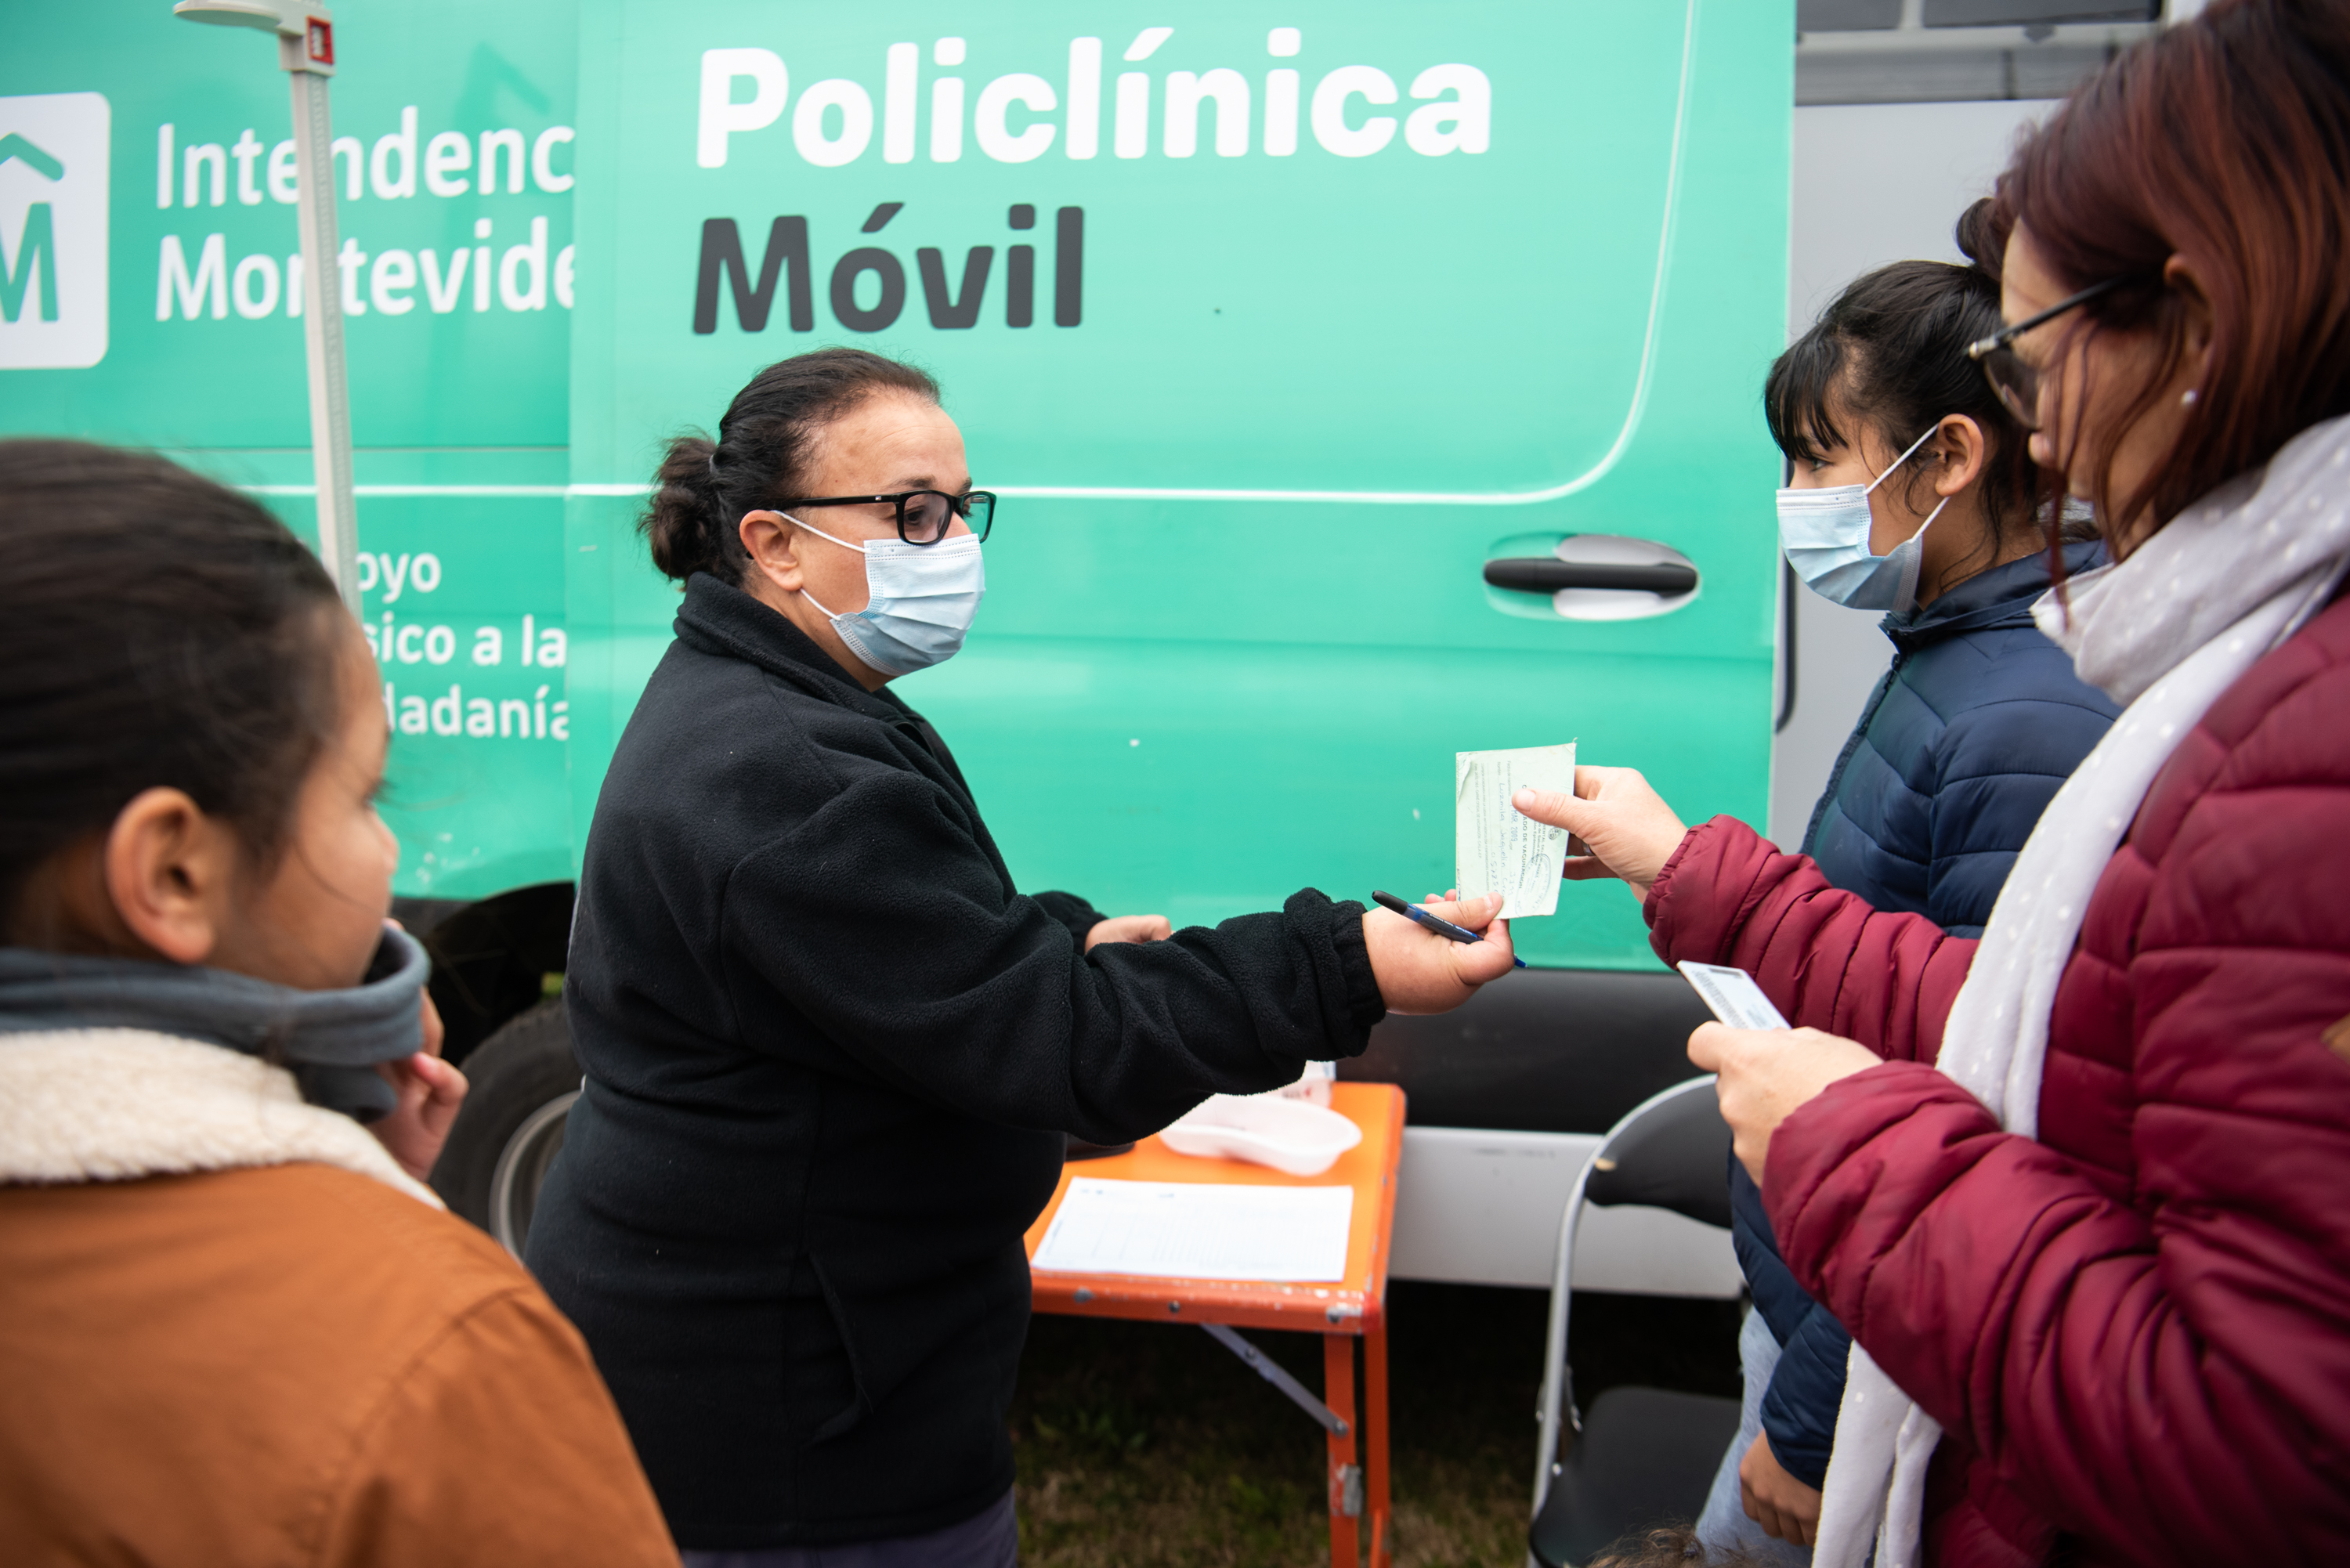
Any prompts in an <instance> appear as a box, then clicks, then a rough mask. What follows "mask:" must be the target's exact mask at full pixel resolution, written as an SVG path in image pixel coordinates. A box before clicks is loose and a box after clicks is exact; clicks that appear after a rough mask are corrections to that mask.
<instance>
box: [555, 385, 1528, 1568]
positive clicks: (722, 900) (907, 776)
mask: <svg viewBox="0 0 2350 1568" xmlns="http://www.w3.org/2000/svg"><path fill="white" fill-rule="evenodd" d="M660 478H661V488H660V493H658V495H657V496H656V497H655V500H654V502H653V504H652V507H651V510H650V514H649V515H648V517H647V519H646V522H645V531H646V533H647V534H648V535H649V536H650V540H651V543H652V547H653V557H654V561H655V563H656V565H658V566H660V568H661V569H662V570H663V571H665V572H667V573H668V574H669V575H671V576H674V577H679V578H682V579H684V580H685V583H686V587H685V597H684V603H683V605H682V606H681V608H680V610H679V613H678V618H677V640H676V641H675V642H674V643H673V644H672V645H671V648H670V649H669V651H668V653H667V654H666V656H664V658H663V659H662V660H661V662H660V667H659V668H658V669H657V670H655V671H654V672H653V676H652V679H651V680H650V682H649V683H648V685H647V686H646V689H645V692H644V696H643V697H642V699H641V700H640V701H639V703H638V705H637V710H636V712H635V715H634V716H633V717H632V718H631V719H630V720H629V726H628V729H627V732H625V733H624V734H623V735H622V737H621V740H620V743H619V748H618V749H617V751H616V752H615V753H614V755H613V758H612V764H611V768H610V771H609V773H608V774H607V775H606V777H605V781H604V786H603V793H602V794H601V796H600V797H599V798H598V803H597V809H596V817H595V822H594V826H592V828H591V829H590V831H589V834H588V838H587V854H586V857H585V866H584V867H583V870H582V873H581V877H580V884H579V899H578V914H577V922H576V924H575V926H574V929H573V932H572V940H571V956H570V965H569V978H568V982H567V989H566V997H567V1002H568V1005H569V1009H570V1016H571V1026H572V1033H573V1037H574V1039H575V1041H576V1043H577V1048H578V1053H579V1058H580V1062H581V1064H583V1066H584V1067H585V1068H586V1070H587V1079H586V1083H585V1085H584V1092H583V1093H582V1095H581V1096H580V1098H579V1100H578V1101H577V1104H576V1105H575V1106H574V1107H573V1109H572V1112H571V1118H570V1123H569V1127H568V1129H567V1135H566V1143H565V1147H564V1151H563V1154H562V1157H561V1158H560V1160H559V1161H558V1163H557V1164H556V1168H555V1171H554V1173H553V1175H552V1178H551V1179H550V1181H549V1183H548V1185H547V1188H546V1192H545V1194H544V1196H543V1197H542V1199H541V1201H540V1205H539V1209H538V1211H537V1215H536V1221H535V1223H534V1225H533V1227H532V1230H531V1235H530V1244H529V1262H530V1264H531V1267H532V1268H533V1269H534V1270H535V1271H536V1272H537V1274H538V1276H539V1278H540V1279H541V1280H542V1281H543V1282H545V1283H546V1288H547V1290H548V1292H549V1293H551V1294H552V1295H553V1296H554V1297H555V1299H556V1302H557V1303H559V1304H560V1305H561V1306H562V1307H563V1308H564V1310H565V1311H566V1312H567V1313H568V1314H570V1315H571V1317H572V1319H573V1321H574V1322H576V1323H577V1324H578V1325H579V1327H580V1329H581V1330H582V1332H584V1333H585V1334H586V1335H587V1342H588V1345H590V1347H591V1348H592V1349H593V1350H594V1352H595V1354H596V1359H597V1363H598V1366H599V1367H600V1368H601V1369H602V1371H603V1374H604V1376H605V1378H606V1379H607V1381H608V1383H609V1384H610V1386H611V1388H612V1392H613V1395H614V1396H615V1397H616V1398H617V1399H618V1400H619V1406H620V1410H621V1413H622V1415H623V1416H624V1417H626V1418H627V1420H628V1423H629V1431H630V1434H631V1435H632V1436H633V1438H635V1441H636V1445H637V1449H638V1452H639V1455H640V1456H641V1457H642V1459H643V1460H644V1463H645V1469H646V1470H647V1472H648V1473H649V1474H650V1477H651V1478H652V1482H653V1486H654V1490H656V1492H657V1493H658V1494H659V1496H660V1501H661V1505H662V1507H663V1509H664V1510H665V1511H666V1512H667V1514H668V1518H669V1522H670V1526H671V1530H672V1532H674V1533H675V1534H676V1536H677V1539H678V1542H679V1543H680V1544H681V1546H683V1547H684V1548H686V1549H687V1557H688V1561H689V1562H690V1563H691V1561H692V1560H693V1559H694V1557H695V1556H696V1555H697V1554H698V1553H701V1552H751V1553H753V1554H754V1558H753V1560H754V1561H762V1562H765V1563H773V1564H786V1563H797V1562H801V1561H806V1560H807V1559H806V1557H805V1556H804V1553H803V1551H802V1550H801V1549H812V1548H817V1547H825V1546H836V1545H842V1544H847V1543H870V1544H872V1545H874V1546H876V1547H879V1548H880V1549H881V1550H880V1552H879V1557H878V1558H877V1559H875V1560H877V1561H880V1562H886V1563H941V1564H953V1565H955V1568H962V1565H964V1564H969V1565H971V1568H978V1565H980V1564H989V1565H993V1564H998V1563H1010V1562H1011V1561H1012V1559H1013V1555H1014V1542H1015V1537H1014V1533H1013V1523H1012V1513H1011V1508H1010V1488H1011V1483H1012V1469H1013V1467H1012V1454H1011V1448H1010V1444H1009V1441H1008V1438H1007V1437H1006V1433H1005V1428H1004V1417H1005V1410H1006V1407H1007V1405H1008V1403H1009V1401H1010V1398H1011V1395H1012V1387H1013V1380H1014V1374H1015V1372H1016V1370H1017V1367H1018V1363H1019V1357H1020V1346H1021V1342H1022V1340H1023V1339H1024V1336H1025V1334H1026V1332H1027V1321H1028V1267H1027V1262H1026V1259H1025V1256H1024V1252H1023V1251H1022V1246H1021V1233H1022V1232H1023V1231H1024V1230H1025V1229H1026V1228H1027V1226H1028V1225H1029V1223H1030V1222H1031V1221H1032V1220H1034V1219H1035V1216H1036V1215H1037V1213H1038V1212H1039V1211H1040V1210H1042V1209H1043V1207H1044V1205H1045V1201H1046V1200H1047V1199H1049V1198H1050V1197H1051V1196H1052V1192H1053V1188H1054V1184H1055V1180H1056V1179H1057V1177H1058V1175H1059V1171H1060V1166H1061V1158H1062V1148H1063V1134H1064V1133H1075V1134H1076V1135H1077V1136H1078V1137H1084V1138H1089V1139H1093V1140H1095V1141H1097V1142H1111V1141H1118V1140H1123V1139H1126V1138H1130V1137H1138V1136H1140V1135H1142V1134H1146V1133H1149V1132H1151V1131H1154V1130H1156V1129H1157V1128H1159V1127H1163V1126H1164V1125H1165V1124H1166V1123H1168V1122H1169V1121H1170V1120H1172V1119H1173V1118H1174V1117H1175V1116H1180V1114H1181V1113H1182V1112H1183V1111H1185V1110H1187V1109H1188V1108H1190V1107H1191V1106H1192V1105H1194V1104H1196V1103H1197V1102H1198V1101H1199V1100H1200V1099H1201V1098H1202V1097H1203V1096H1207V1095H1209V1094H1211V1093H1214V1092H1218V1091H1223V1092H1229V1093H1243V1094H1244V1093H1249V1092H1253V1091H1256V1090H1262V1089H1267V1088H1272V1087H1274V1086H1276V1085H1281V1084H1283V1083H1285V1082H1288V1081H1289V1080H1291V1079H1294V1078H1295V1077H1296V1076H1297V1075H1298V1073H1299V1072H1300V1070H1301V1068H1302V1064H1304V1063H1305V1061H1307V1060H1308V1059H1315V1058H1329V1057H1336V1056H1349V1055H1354V1054H1357V1053H1359V1052H1360V1051H1361V1050H1362V1049H1363V1046H1364V1044H1365V1043H1366V1041H1367V1036H1368V1033H1369V1031H1370V1028H1371V1026H1372V1025H1373V1024H1374V1023H1377V1022H1378V1020H1379V1018H1380V1017H1381V1016H1382V1015H1383V1013H1384V1012H1385V1011H1386V1010H1387V1009H1388V1008H1389V1007H1393V1008H1396V1009H1397V1010H1399V1011H1413V1012H1432V1011H1439V1010H1441V1009H1442V1008H1445V1007H1450V1006H1452V1005H1455V1004H1457V1003H1458V1002H1461V1000H1463V999H1465V998H1466V997H1467V995H1468V994H1469V993H1470V992H1471V991H1472V990H1473V989H1474V988H1475V987H1476V986H1477V985H1478V984H1480V983H1482V981H1486V980H1490V979H1493V978H1495V977H1496V976H1498V975H1499V974H1501V973H1503V972H1504V971H1506V970H1507V969H1508V968H1509V964H1510V955H1509V945H1508V936H1507V933H1506V932H1505V931H1504V930H1503V929H1501V928H1500V926H1498V925H1496V926H1494V927H1493V928H1492V930H1491V932H1490V933H1489V938H1488V940H1486V941H1483V942H1480V943H1477V944H1475V945H1473V946H1461V945H1457V944H1453V943H1450V942H1446V941H1443V940H1440V939H1437V938H1435V937H1432V936H1430V935H1428V934H1427V933H1425V932H1422V931H1421V930H1420V929H1419V928H1418V927H1416V926H1413V925H1412V924H1410V923H1409V922H1408V921H1405V920H1403V919H1400V918H1399V917H1397V916H1394V915H1391V914H1388V913H1387V912H1386V911H1384V910H1376V911H1372V912H1371V913H1370V914H1368V915H1366V914H1365V912H1364V910H1363V909H1362V908H1361V906H1359V905H1357V904H1353V903H1334V902H1332V901H1331V900H1330V899H1328V898H1325V897H1323V896H1322V895H1321V894H1320V893H1317V892H1314V891H1311V890H1307V891H1305V892H1300V893H1298V894H1297V895H1296V896H1295V897H1294V898H1291V899H1290V900H1289V903H1288V905H1287V907H1286V908H1284V909H1283V910H1282V911H1281V912H1280V913H1278V914H1262V915H1248V916H1243V917H1241V918H1239V919H1232V920H1227V921H1225V922H1224V923H1223V924H1222V925H1221V926H1218V927H1215V928H1213V929H1205V928H1201V929H1191V930H1185V931H1180V932H1175V933H1172V934H1171V935H1170V934H1168V929H1167V923H1166V922H1165V921H1164V920H1163V919H1159V918H1158V917H1128V918H1125V919H1117V920H1106V919H1104V917H1103V916H1102V915H1101V914H1100V913H1099V912H1098V911H1097V910H1096V909H1093V908H1092V907H1091V906H1090V905H1088V904H1087V903H1086V901H1085V900H1084V899H1082V898H1076V897H1075V896H1073V895H1070V894H1067V893H1042V894H1038V895H1036V896H1034V897H1024V896H1023V895H1022V894H1021V893H1020V892H1019V891H1018V890H1017V889H1016V888H1014V885H1013V881H1012V877H1011V874H1010V872H1009V871H1008V870H1007V869H1006V868H1005V867H1004V864H1003V857H1002V856H1001V855H999V854H998V853H997V851H996V847H995V844H994V841H993V839H992V838H991V837H990V836H989V835H988V831H987V826H986V824H985V823H984V822H983V820H982V819H981V817H980V814H979V809H978V806H977V805H976V804H975V803H974V802H973V800H972V794H971V791H970V788H969V786H968V785H967V784H965V783H964V781H963V778H962V774H961V773H960V772H959V771H958V770H957V768H956V766H955V763H954V759H953V757H952V756H951V754H949V753H948V751H947V748H946V745H945V743H944V742H942V741H941V739H940V737H939V735H938V733H937V732H935V731H934V730H932V729H931V726H930V725H929V724H928V723H927V722H924V721H923V720H922V718H921V717H920V715H919V714H917V713H915V712H914V711H912V710H911V709H910V708H908V707H907V706H906V705H905V704H904V703H902V702H900V701H898V699H897V698H896V697H894V696H892V695H890V694H889V692H888V691H886V690H885V689H884V688H885V685H886V682H887V680H888V679H889V675H890V674H891V673H904V672H905V667H907V666H910V665H912V666H917V667H918V666H919V663H920V662H925V661H935V660H936V659H938V658H942V657H944V656H945V655H946V654H948V653H951V652H952V651H953V649H954V648H955V647H956V646H958V645H959V644H960V641H961V631H962V627H963V626H964V625H967V624H968V618H969V613H970V610H971V609H972V607H975V602H976V600H975V594H970V595H965V596H963V597H962V599H961V600H958V599H956V598H955V597H953V596H952V595H951V594H950V595H946V596H944V597H930V598H914V599H911V600H910V599H908V598H907V597H905V589H906V587H907V586H908V585H907V582H906V580H905V578H904V577H903V576H902V574H903V572H904V570H905V569H906V567H905V563H908V562H911V563H912V564H913V566H914V568H915V569H916V570H920V569H924V568H926V567H930V566H945V565H947V564H949V563H951V562H953V561H954V560H956V559H957V558H959V556H962V555H963V554H965V553H966V552H967V549H968V548H969V547H966V546H960V545H958V546H956V547H955V549H953V550H950V551H947V552H944V553H941V554H940V555H937V556H928V555H924V554H922V552H923V551H925V550H927V549H929V548H931V547H932V546H934V545H938V544H941V543H945V542H949V541H952V540H959V539H961V538H962V537H963V536H964V535H967V534H968V533H969V532H970V530H969V528H968V526H967V525H966V524H965V523H964V522H962V520H961V519H960V518H959V517H958V516H956V515H954V514H953V509H952V508H947V507H944V506H943V505H942V504H941V503H940V502H930V503H924V502H921V501H913V502H908V503H904V504H899V503H896V502H893V501H882V502H864V503H860V504H838V503H837V500H836V499H835V498H837V497H841V496H871V495H877V494H889V495H896V494H899V493H907V492H914V491H924V490H931V491H937V492H941V493H944V495H946V496H951V497H955V498H958V500H960V499H961V498H963V497H965V496H966V495H967V494H968V492H969V484H970V478H969V474H968V472H967V471H966V469H965V466H964V462H963V453H962V437H961V434H960V432H959V431H956V429H955V427H954V424H953V421H951V420H950V419H948V418H947V416H946V414H945V413H944V411H943V410H941V409H940V408H939V406H938V403H937V389H936V388H935V387H934V386H933V385H932V384H931V381H930V379H929V378H927V377H925V376H923V375H922V374H921V373H920V371H916V370H912V369H908V368H906V367H903V366H899V365H897V364H894V363H892V362H891V361H889V360H887V359H882V358H879V357H877V356H874V355H871V354H867V353H864V352H862V351H860V350H855V349H826V350H819V351H817V352H816V353H813V354H806V355H802V356H799V357H798V358H794V359H788V360H785V361H784V362H783V363H781V364H779V365H775V366H773V367H770V368H769V369H767V370H765V371H763V372H762V373H761V374H760V376H759V377H758V378H757V379H754V381H753V382H752V383H751V385H750V386H749V387H747V388H745V389H743V392H742V393H741V394H740V395H738V396H737V397H736V399H735V400H734V402H733V407H731V408H730V409H729V410H728V411H727V414H726V417H725V419H724V420H723V421H722V422H721V424H720V435H719V441H718V442H717V444H716V445H715V446H714V447H713V446H712V443H710V442H709V441H703V440H701V439H699V438H689V439H686V440H682V441H678V442H677V443H675V445H674V446H673V447H672V449H671V453H670V456H669V458H668V460H667V461H666V462H665V463H664V464H663V466H662V470H661V475H660ZM819 502H821V503H825V504H821V505H819V504H816V503H819ZM901 505H902V509H903V510H904V512H905V514H906V516H907V521H906V522H905V523H904V524H901V523H900V522H899V512H900V509H901ZM972 505H973V506H974V507H976V506H978V505H983V503H974V504H972ZM926 507H927V509H928V512H927V517H928V522H929V525H928V526H927V527H926V526H925V508H926ZM819 530H821V532H818V531H819ZM901 539H902V540H904V541H905V544H904V545H900V544H899V540H901ZM859 544H878V545H879V547H878V548H876V549H875V550H874V551H873V552H872V553H871V554H870V555H860V554H859V553H858V545H859ZM890 563H896V564H895V565H891V564H890ZM963 566H964V567H965V568H968V567H969V566H970V563H969V562H968V561H967V560H965V561H964V562H963ZM868 567H870V568H871V570H872V573H873V575H872V576H871V577H870V578H868V575H867V574H868ZM953 576H954V574H953V572H952V571H951V570H949V571H946V572H944V573H943V574H941V575H940V580H941V582H943V583H944V586H945V587H954V586H955V585H954V584H953V582H952V581H951V578H952V577H953ZM868 583H870V584H872V585H874V586H876V587H880V588H882V589H884V590H885V591H884V592H883V593H882V594H880V595H878V596H874V597H875V602H874V603H873V604H872V605H871V606H870V607H869V608H870V609H871V610H872V612H873V614H872V615H870V616H867V617H861V618H860V617H859V616H858V610H859V609H860V608H867V607H868V606H866V604H865V602H864V601H866V600H867V598H868ZM969 586H971V587H976V585H975V584H972V585H969ZM958 605H960V606H961V607H960V608H958ZM893 611H895V612H900V613H903V614H906V615H910V616H914V617H917V618H922V617H927V618H929V620H930V621H931V625H930V626H929V627H927V628H925V627H923V626H921V625H920V624H917V623H916V621H912V620H903V619H896V620H893V619H892V618H891V612H893ZM844 627H846V629H847V640H844V637H843V628H844ZM892 631H894V632H896V633H897V634H898V635H897V636H895V637H891V636H889V635H887V634H889V633H890V632H892ZM852 646H854V647H857V648H859V649H863V650H864V653H865V655H866V657H860V656H859V654H858V652H853V651H851V649H852ZM881 663H892V664H896V665H898V666H899V668H898V669H897V670H894V671H893V670H884V669H882V668H879V665H880V664H881ZM1445 912H1447V913H1448V914H1450V915H1451V917H1452V918H1455V919H1460V920H1461V921H1462V923H1465V924H1470V925H1472V926H1475V925H1482V923H1483V919H1484V916H1485V913H1486V909H1485V908H1484V907H1483V906H1482V905H1471V906H1470V907H1467V908H1465V909H1451V908H1447V909H1445ZM1159 938H1163V939H1164V940H1155V939H1159Z"/></svg>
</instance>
